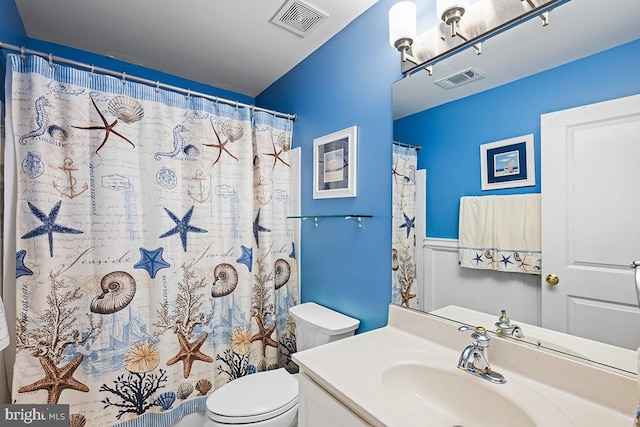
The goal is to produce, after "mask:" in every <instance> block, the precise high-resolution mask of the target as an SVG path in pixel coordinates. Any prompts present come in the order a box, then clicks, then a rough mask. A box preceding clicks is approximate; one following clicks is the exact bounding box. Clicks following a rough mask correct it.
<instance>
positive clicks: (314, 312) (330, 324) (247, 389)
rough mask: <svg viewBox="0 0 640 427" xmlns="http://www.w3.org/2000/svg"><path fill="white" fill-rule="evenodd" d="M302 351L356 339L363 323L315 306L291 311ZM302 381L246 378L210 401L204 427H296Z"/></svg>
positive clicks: (263, 375)
mask: <svg viewBox="0 0 640 427" xmlns="http://www.w3.org/2000/svg"><path fill="white" fill-rule="evenodd" d="M289 313H290V314H291V317H292V318H293V321H294V322H295V325H296V346H297V349H298V351H302V350H306V349H308V348H312V347H317V346H319V345H322V344H326V343H329V342H332V341H337V340H339V339H342V338H346V337H349V336H352V335H353V334H354V333H355V331H356V329H357V328H358V326H359V325H360V321H359V320H358V319H354V318H352V317H349V316H345V315H344V314H341V313H338V312H336V311H333V310H330V309H328V308H326V307H324V306H321V305H319V304H316V303H313V302H307V303H304V304H300V305H296V306H294V307H291V308H290V309H289ZM297 424H298V380H297V379H296V377H295V375H293V374H290V373H289V372H288V371H287V370H286V369H284V368H280V369H274V370H271V371H264V372H258V373H255V374H251V375H246V376H244V377H242V378H238V379H237V380H234V381H231V382H229V383H227V384H225V385H224V386H222V387H220V388H219V389H217V390H215V391H214V392H213V393H211V395H210V396H209V397H208V398H207V417H206V419H205V423H204V427H230V426H234V427H242V426H251V427H295V426H297Z"/></svg>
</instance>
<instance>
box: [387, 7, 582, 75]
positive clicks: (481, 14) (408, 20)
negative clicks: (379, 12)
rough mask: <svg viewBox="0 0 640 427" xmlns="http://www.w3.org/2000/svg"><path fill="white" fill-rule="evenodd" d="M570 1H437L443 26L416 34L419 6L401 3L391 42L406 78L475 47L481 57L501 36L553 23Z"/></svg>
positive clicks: (394, 12)
mask: <svg viewBox="0 0 640 427" xmlns="http://www.w3.org/2000/svg"><path fill="white" fill-rule="evenodd" d="M569 1H570V0H477V1H475V2H474V3H473V4H470V1H469V0H437V3H436V13H437V14H438V18H439V19H441V20H442V22H441V23H439V24H438V25H436V26H434V27H433V28H431V29H429V30H427V31H425V32H423V33H422V34H416V28H417V25H416V22H417V21H416V6H415V4H414V3H413V2H411V1H401V2H399V3H396V4H395V5H393V6H392V7H391V8H390V9H389V42H390V44H391V46H393V47H394V48H396V49H397V50H398V51H399V52H400V64H401V71H402V73H403V74H404V75H405V76H408V75H410V74H413V73H415V72H417V71H420V70H423V69H426V70H427V71H428V72H429V74H431V72H432V67H433V65H434V64H435V63H437V62H439V61H441V60H443V59H445V58H447V57H449V56H451V55H454V54H456V53H458V52H461V51H462V50H465V49H466V48H468V47H470V46H473V47H474V48H475V49H476V52H477V53H478V54H480V53H481V52H482V50H481V43H482V42H483V41H485V40H487V39H489V38H491V37H493V36H495V35H496V34H498V33H501V32H503V31H506V30H508V29H509V28H512V27H515V26H516V25H519V24H521V23H523V22H525V21H527V20H529V19H531V18H532V17H535V16H540V18H542V21H543V25H544V26H546V25H547V24H548V23H549V11H550V10H552V9H553V8H555V7H557V6H560V5H562V4H564V3H567V2H569Z"/></svg>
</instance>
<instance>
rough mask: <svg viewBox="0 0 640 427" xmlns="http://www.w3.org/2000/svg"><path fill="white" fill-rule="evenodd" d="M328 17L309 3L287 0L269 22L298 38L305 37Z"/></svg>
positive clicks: (299, 0)
mask: <svg viewBox="0 0 640 427" xmlns="http://www.w3.org/2000/svg"><path fill="white" fill-rule="evenodd" d="M328 17H329V15H327V14H326V13H324V12H322V11H320V10H318V9H317V8H316V7H314V6H311V5H310V4H309V3H306V2H304V1H301V0H289V1H287V2H286V3H285V4H284V5H283V6H282V8H280V10H279V11H278V13H276V16H274V17H273V19H272V20H271V22H273V23H274V24H277V25H279V26H281V27H282V28H284V29H286V30H289V31H291V32H292V33H294V34H297V35H299V36H300V37H306V36H307V35H309V34H310V33H311V32H312V31H313V30H315V29H316V28H317V27H318V26H319V25H320V24H321V23H322V22H324V21H325V20H326V19H327V18H328Z"/></svg>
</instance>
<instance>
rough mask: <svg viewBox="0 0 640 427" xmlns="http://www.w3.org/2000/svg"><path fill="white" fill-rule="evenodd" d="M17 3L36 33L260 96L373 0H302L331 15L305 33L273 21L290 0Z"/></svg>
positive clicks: (26, 24)
mask: <svg viewBox="0 0 640 427" xmlns="http://www.w3.org/2000/svg"><path fill="white" fill-rule="evenodd" d="M2 1H8V0H2ZM15 2H16V6H17V7H18V11H19V13H20V16H21V18H22V22H23V24H24V27H25V30H26V32H27V35H28V36H29V37H31V38H34V39H39V40H44V41H47V42H52V43H57V44H61V45H64V46H69V47H73V48H76V49H81V50H85V51H88V52H93V53H97V54H100V55H107V56H112V57H114V58H116V59H120V60H122V61H125V62H129V63H133V64H138V65H142V66H144V67H148V68H151V69H155V70H159V71H163V72H166V73H169V74H173V75H177V76H180V77H185V78H187V79H190V80H194V81H197V82H201V83H205V84H209V85H211V86H215V87H218V88H221V89H227V90H230V91H233V92H238V93H241V94H244V95H248V96H251V97H255V96H256V95H258V94H259V93H260V92H262V91H263V90H264V89H266V88H267V87H268V86H269V85H271V84H272V83H273V82H275V81H276V80H277V79H278V78H280V77H281V76H282V75H284V74H286V73H287V72H288V71H289V70H291V69H292V68H293V67H295V65H297V64H298V63H299V62H301V61H302V60H303V59H305V58H306V57H307V56H308V55H309V54H310V53H311V52H313V51H314V50H316V49H317V48H318V47H320V46H321V45H322V44H323V43H325V42H326V41H327V40H329V39H330V38H331V37H333V36H334V35H335V34H337V33H338V32H339V31H340V30H341V29H343V28H344V27H345V26H346V25H348V24H349V23H350V22H351V21H353V20H354V19H355V18H356V17H358V16H359V15H360V14H361V13H362V12H364V11H365V10H367V9H368V8H369V7H370V6H371V5H373V4H374V3H376V0H348V1H345V0H304V1H303V2H300V3H307V4H309V5H310V6H312V7H315V8H317V9H319V10H321V11H322V12H324V13H325V14H327V15H329V17H328V19H326V20H324V21H323V22H322V23H321V24H320V25H319V26H317V28H316V29H315V30H313V31H312V32H310V33H308V34H307V36H306V37H304V38H303V37H300V36H298V35H296V34H294V33H292V32H289V31H287V30H285V29H283V28H282V27H280V26H277V25H275V24H273V23H271V19H272V18H273V17H274V16H275V15H276V13H277V12H278V11H279V10H280V8H281V7H282V6H283V5H284V4H285V2H286V0H41V1H35V0H15Z"/></svg>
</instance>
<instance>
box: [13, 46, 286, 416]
mask: <svg viewBox="0 0 640 427" xmlns="http://www.w3.org/2000/svg"><path fill="white" fill-rule="evenodd" d="M7 78H8V79H11V81H10V86H11V88H10V89H9V90H10V93H8V94H7V97H6V98H7V100H9V99H11V103H10V105H8V106H7V108H8V110H9V115H8V116H9V117H11V121H10V122H9V123H7V128H8V135H9V138H12V139H9V138H8V145H9V149H8V150H7V154H8V158H7V163H10V162H11V163H12V165H13V167H14V168H15V173H14V175H15V177H16V178H15V182H13V183H11V184H9V183H7V191H12V189H13V191H14V194H15V205H14V206H11V207H7V208H11V209H13V210H14V211H15V224H8V227H7V228H6V230H11V233H9V235H7V236H6V237H7V238H9V239H11V243H12V244H13V245H14V246H15V251H16V252H15V254H16V255H15V272H16V279H15V286H16V303H17V316H16V317H17V319H16V322H17V325H16V329H17V331H16V332H17V334H16V336H17V354H16V361H15V367H14V372H15V375H14V380H13V396H12V398H13V399H14V400H15V402H16V403H45V402H46V403H50V404H55V403H68V404H70V405H71V406H70V408H71V413H72V414H73V417H74V420H75V422H81V421H82V420H85V419H86V420H87V421H88V422H89V423H90V425H92V426H106V425H113V424H118V423H121V424H122V425H154V426H165V425H170V424H172V423H174V422H175V421H177V420H178V419H179V418H180V417H182V416H184V415H185V414H188V413H190V412H193V411H201V410H204V405H205V398H206V396H207V395H208V394H209V393H210V392H211V391H212V390H214V389H215V388H217V387H220V386H222V385H223V384H225V383H227V382H228V381H231V380H233V379H236V378H238V377H241V376H243V375H247V374H251V373H254V372H256V371H262V370H266V369H274V368H276V367H279V366H288V365H289V364H290V363H291V358H290V356H291V353H292V352H294V351H295V332H294V330H293V323H292V321H291V319H290V317H289V314H288V309H289V307H290V306H292V305H294V304H296V303H297V301H298V288H297V282H298V278H297V270H296V262H295V257H296V253H295V248H294V246H293V228H292V224H291V223H290V222H287V219H286V217H287V215H288V214H290V212H289V198H290V194H289V189H290V183H289V176H290V171H289V151H290V144H291V132H292V122H291V121H290V120H287V119H282V118H277V117H275V115H272V114H266V113H261V112H253V111H252V110H251V109H250V108H242V107H240V108H238V107H235V106H229V105H226V104H222V103H216V102H212V101H208V100H205V99H202V98H197V97H189V96H184V95H180V94H177V93H173V92H170V91H165V90H160V89H157V88H155V87H149V86H146V85H141V84H137V83H132V82H126V81H122V80H121V79H117V78H113V77H109V76H103V75H97V74H93V73H90V72H85V71H80V70H76V69H73V68H69V67H65V66H61V65H58V64H55V65H54V66H50V64H49V63H48V62H47V61H45V60H43V59H42V58H39V57H33V56H23V57H21V56H20V55H9V56H8V73H7ZM11 141H15V143H14V144H11ZM8 268H12V266H9V267H8ZM12 285H13V284H12Z"/></svg>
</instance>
